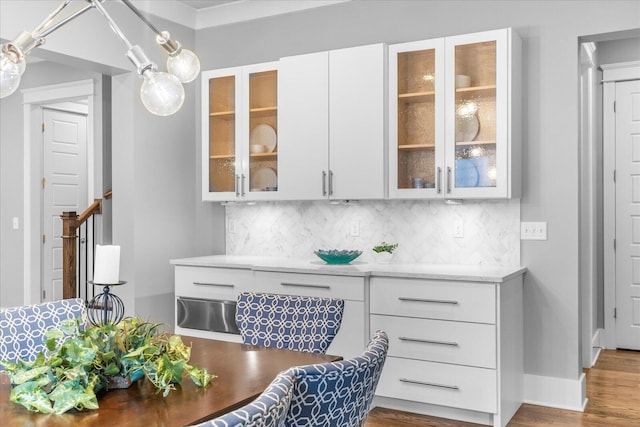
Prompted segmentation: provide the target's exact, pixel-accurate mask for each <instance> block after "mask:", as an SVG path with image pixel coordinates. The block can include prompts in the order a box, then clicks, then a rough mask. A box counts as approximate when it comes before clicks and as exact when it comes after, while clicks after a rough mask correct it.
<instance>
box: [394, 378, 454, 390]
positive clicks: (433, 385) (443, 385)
mask: <svg viewBox="0 0 640 427" xmlns="http://www.w3.org/2000/svg"><path fill="white" fill-rule="evenodd" d="M400 382H403V383H410V384H418V385H426V386H429V387H438V388H448V389H449V390H460V387H458V386H457V385H447V384H438V383H428V382H425V381H416V380H410V379H408V378H400Z"/></svg>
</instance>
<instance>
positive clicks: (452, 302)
mask: <svg viewBox="0 0 640 427" xmlns="http://www.w3.org/2000/svg"><path fill="white" fill-rule="evenodd" d="M398 299H399V300H400V301H411V302H429V303H433V304H453V305H457V304H458V301H454V300H446V299H427V298H408V297H398Z"/></svg>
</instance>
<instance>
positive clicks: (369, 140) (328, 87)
mask: <svg viewBox="0 0 640 427" xmlns="http://www.w3.org/2000/svg"><path fill="white" fill-rule="evenodd" d="M279 73H280V74H279V81H278V99H279V105H280V142H279V144H280V147H281V148H280V158H279V161H280V165H279V171H280V174H279V175H280V182H279V191H278V197H279V199H289V200H317V199H326V198H329V199H338V200H346V199H383V198H385V196H386V195H385V189H386V178H387V177H386V173H385V171H386V156H385V153H386V145H385V141H386V134H387V131H386V93H387V92H386V91H387V85H386V46H385V45H384V44H376V45H368V46H360V47H354V48H347V49H340V50H333V51H329V52H320V53H314V54H308V55H299V56H294V57H288V58H283V59H281V60H280V66H279Z"/></svg>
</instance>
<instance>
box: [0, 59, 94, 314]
mask: <svg viewBox="0 0 640 427" xmlns="http://www.w3.org/2000/svg"><path fill="white" fill-rule="evenodd" d="M91 78H94V79H100V78H101V76H100V75H98V74H96V73H93V72H91V71H87V70H79V69H76V68H71V67H67V66H65V65H62V64H57V63H54V62H46V61H45V62H37V63H35V64H31V65H29V66H28V68H27V71H25V74H24V75H23V76H22V82H21V85H20V88H19V89H18V91H17V92H16V93H14V94H13V95H12V96H9V97H7V98H3V99H0V307H10V306H14V305H20V304H22V303H23V295H24V292H23V262H24V254H23V249H24V241H23V239H24V227H25V226H26V224H24V212H23V209H24V208H23V205H24V201H23V193H24V191H25V188H24V173H23V170H24V148H23V147H24V139H23V124H24V119H23V117H22V111H23V109H22V96H21V94H20V92H19V91H20V90H21V89H28V88H33V87H39V86H46V85H52V84H58V83H66V82H72V81H78V80H86V79H91ZM14 217H17V218H18V219H19V221H20V229H18V230H14V229H13V228H12V219H13V218H14Z"/></svg>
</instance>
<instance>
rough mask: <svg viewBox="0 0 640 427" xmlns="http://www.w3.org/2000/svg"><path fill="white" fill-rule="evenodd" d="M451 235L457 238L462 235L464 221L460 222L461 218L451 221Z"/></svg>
mask: <svg viewBox="0 0 640 427" xmlns="http://www.w3.org/2000/svg"><path fill="white" fill-rule="evenodd" d="M453 237H456V238H458V239H460V238H463V237H464V222H462V220H461V219H458V220H456V221H454V223H453Z"/></svg>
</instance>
